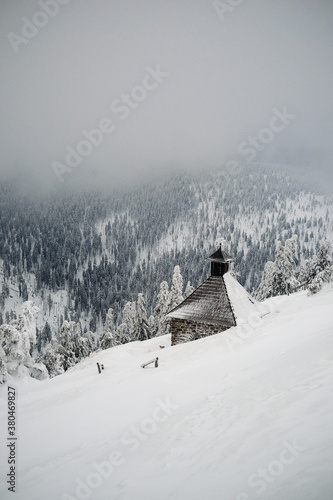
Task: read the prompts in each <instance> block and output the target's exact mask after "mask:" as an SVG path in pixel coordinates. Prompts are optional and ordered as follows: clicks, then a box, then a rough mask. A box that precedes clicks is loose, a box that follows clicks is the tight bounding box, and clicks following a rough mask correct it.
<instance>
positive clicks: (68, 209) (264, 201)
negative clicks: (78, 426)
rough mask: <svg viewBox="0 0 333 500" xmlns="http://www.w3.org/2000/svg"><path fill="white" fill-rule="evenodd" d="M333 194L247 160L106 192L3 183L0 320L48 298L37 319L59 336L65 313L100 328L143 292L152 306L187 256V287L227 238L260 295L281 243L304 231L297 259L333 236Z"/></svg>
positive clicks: (239, 268)
mask: <svg viewBox="0 0 333 500" xmlns="http://www.w3.org/2000/svg"><path fill="white" fill-rule="evenodd" d="M332 221H333V203H332V200H331V199H330V198H328V197H327V196H324V195H322V194H321V193H318V192H315V191H312V190H311V188H309V186H306V185H303V184H301V183H300V181H298V180H296V179H295V178H294V176H293V175H292V172H291V171H288V170H287V169H281V166H279V169H278V170H276V171H275V170H274V168H272V167H270V166H266V165H261V164H252V165H249V164H246V165H244V166H243V167H241V168H239V169H237V171H236V172H234V173H233V174H230V173H226V172H225V171H224V170H223V169H220V170H214V171H211V172H209V173H207V172H204V173H200V174H194V175H189V174H185V173H183V174H178V175H175V176H173V177H165V178H164V179H163V180H159V181H151V182H150V183H146V184H142V185H140V186H136V187H131V188H128V189H126V190H125V189H122V190H120V189H119V190H113V191H111V190H110V191H109V192H107V191H104V192H88V191H85V192H80V191H69V190H66V189H64V190H63V191H61V192H57V193H47V194H44V195H43V194H39V195H34V196H31V194H29V195H27V194H23V193H22V192H21V191H18V190H17V189H16V187H15V185H14V184H12V183H6V184H3V185H1V187H0V273H1V274H0V277H1V280H0V283H1V285H0V286H1V289H0V292H1V293H0V324H1V323H2V322H5V321H6V322H9V320H10V319H11V318H13V317H15V315H16V311H17V310H18V309H19V306H20V305H21V303H22V302H23V301H25V300H34V301H36V302H37V303H39V307H41V304H42V311H41V313H40V315H39V317H38V326H39V328H43V326H44V325H45V322H46V321H49V323H50V324H51V327H52V330H53V333H57V332H58V331H59V328H60V326H61V325H62V322H63V320H64V319H71V320H74V321H80V322H81V323H82V327H83V328H84V327H85V328H86V329H88V330H92V331H101V328H102V325H103V324H104V321H105V317H106V314H107V311H108V309H109V308H110V307H112V308H113V310H114V319H115V323H116V324H119V322H120V321H121V311H122V308H123V306H124V304H125V303H126V302H127V301H130V300H135V299H136V297H137V295H138V293H143V295H144V298H145V301H146V307H147V311H148V313H149V314H150V312H151V311H152V310H153V308H154V306H155V303H156V298H157V293H158V291H159V285H160V283H161V282H162V281H163V280H166V281H168V282H169V283H170V280H171V277H172V273H173V269H174V266H175V265H180V268H181V272H182V275H183V279H184V286H185V285H186V283H187V282H188V280H190V281H191V283H192V285H194V286H197V285H198V284H199V283H200V282H201V281H202V280H203V279H205V278H206V276H207V273H208V265H207V263H205V260H204V259H205V257H206V256H207V254H209V252H212V251H213V250H214V249H215V242H216V239H217V238H219V237H224V238H225V239H226V240H227V248H228V251H229V252H230V253H231V254H232V255H233V256H234V259H235V260H234V264H235V270H236V272H237V273H238V279H239V281H240V283H241V284H243V285H244V286H245V287H246V288H247V289H248V290H249V291H250V292H253V291H254V290H255V289H256V288H257V287H258V285H259V283H260V279H261V275H262V272H263V269H264V265H265V263H266V262H267V261H268V260H274V252H275V245H276V241H277V240H279V239H280V240H281V241H282V242H284V241H285V240H286V239H287V238H290V237H291V236H292V235H293V234H296V235H297V236H298V239H297V252H298V258H299V259H302V260H303V259H305V258H308V257H311V256H312V255H313V254H314V253H315V252H316V250H317V249H318V246H319V243H320V242H321V241H323V240H325V239H332V235H333V223H332Z"/></svg>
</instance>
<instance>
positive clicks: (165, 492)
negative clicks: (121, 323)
mask: <svg viewBox="0 0 333 500" xmlns="http://www.w3.org/2000/svg"><path fill="white" fill-rule="evenodd" d="M332 302H333V289H332V287H331V285H328V286H327V287H326V288H325V289H324V290H323V291H322V292H320V293H319V294H317V295H315V296H312V297H308V296H307V295H306V293H305V292H300V293H298V294H294V295H291V296H290V297H279V298H276V299H270V301H268V306H269V308H270V310H271V314H269V315H266V316H264V317H263V318H262V319H261V320H257V321H256V322H255V324H254V325H252V326H251V327H248V328H246V329H245V328H244V325H242V326H239V327H235V328H233V329H230V330H229V331H228V332H225V333H223V334H218V335H215V336H212V337H209V338H206V339H202V340H198V341H195V342H192V343H189V344H183V345H178V346H175V347H170V338H169V337H160V338H155V339H152V340H150V341H146V342H141V343H139V342H135V343H131V344H127V345H124V346H118V347H116V348H113V349H109V350H107V351H103V352H100V353H95V354H94V355H92V356H91V357H90V358H88V359H86V360H85V361H84V362H82V363H81V364H79V365H76V366H75V367H74V368H73V369H71V370H70V371H69V372H67V373H65V374H64V375H62V376H59V377H56V378H54V379H51V380H46V381H43V382H38V381H36V380H33V379H24V380H20V381H15V382H14V381H13V382H12V384H11V385H13V384H14V385H15V387H16V388H17V391H18V395H17V403H18V412H17V419H18V444H17V467H18V472H17V492H16V493H15V495H14V494H13V493H11V492H8V491H7V490H6V484H5V481H6V479H5V476H6V473H7V472H8V470H7V469H8V465H7V463H6V460H7V458H6V457H7V450H6V442H5V439H6V419H5V415H6V398H7V388H6V387H3V388H1V389H0V391H1V393H0V395H1V399H0V415H1V420H0V426H1V427H0V428H1V436H2V439H1V449H0V459H1V461H0V463H1V466H0V480H1V485H0V498H1V499H11V498H15V500H30V499H31V500H46V499H49V500H69V499H71V500H73V499H74V498H75V499H88V498H91V499H92V500H94V499H97V500H116V499H117V500H141V499H145V500H153V499H154V500H155V499H157V500H166V499H168V500H205V499H211V500H235V499H237V500H249V499H251V500H253V499H257V498H258V499H264V500H266V499H267V500H277V499H279V500H282V499H283V500H301V499H302V500H307V499H311V500H331V499H332V498H333V474H332V470H333V424H332V422H333V399H332V389H333V308H332ZM160 345H165V346H166V347H165V348H164V349H160V347H159V346H160ZM156 356H158V357H159V367H158V368H157V369H156V368H154V367H147V368H145V369H142V368H141V366H140V365H141V363H143V362H145V361H149V360H150V359H154V358H155V357H156ZM97 361H99V362H101V363H104V365H105V369H104V371H103V372H102V373H101V374H100V375H99V374H98V372H97V368H96V362H97Z"/></svg>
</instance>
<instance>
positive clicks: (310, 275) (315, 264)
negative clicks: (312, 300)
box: [298, 241, 333, 294]
mask: <svg viewBox="0 0 333 500" xmlns="http://www.w3.org/2000/svg"><path fill="white" fill-rule="evenodd" d="M332 273H333V259H332V250H331V244H330V242H328V241H326V242H324V243H323V244H322V245H321V246H320V247H319V250H318V253H317V255H314V257H313V258H312V259H308V260H306V261H305V262H304V264H302V266H301V269H300V272H299V275H298V280H299V282H300V287H301V288H302V289H307V290H309V292H310V293H311V294H313V293H316V292H318V291H319V290H320V289H321V288H322V286H323V284H324V283H326V282H329V281H330V279H331V276H332Z"/></svg>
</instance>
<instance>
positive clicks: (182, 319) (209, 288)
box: [167, 244, 261, 345]
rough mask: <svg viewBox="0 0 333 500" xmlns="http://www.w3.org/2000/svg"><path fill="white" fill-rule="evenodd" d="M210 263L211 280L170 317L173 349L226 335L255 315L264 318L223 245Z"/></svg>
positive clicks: (169, 314)
mask: <svg viewBox="0 0 333 500" xmlns="http://www.w3.org/2000/svg"><path fill="white" fill-rule="evenodd" d="M207 260H208V261H209V262H210V276H209V277H208V278H207V279H206V280H205V281H204V282H203V283H202V284H201V285H200V286H199V287H198V288H197V289H196V290H194V292H193V293H192V294H191V295H189V296H188V297H187V298H186V299H185V300H184V301H183V302H181V303H180V304H179V305H178V306H176V307H175V308H174V309H172V310H171V311H169V313H168V314H167V319H168V320H169V321H170V326H171V345H176V344H181V343H184V342H190V341H192V340H197V339H200V338H203V337H207V336H209V335H214V334H216V333H220V332H223V331H225V330H227V329H229V328H232V327H233V326H237V325H238V324H240V322H242V321H247V320H248V319H249V317H250V316H251V315H253V314H255V315H256V316H259V317H261V311H260V305H259V303H258V302H257V301H256V300H255V299H254V298H253V297H252V296H251V295H250V294H249V293H248V292H247V291H246V290H245V288H244V287H242V285H241V284H240V283H238V281H237V280H236V279H235V278H234V277H233V276H232V275H231V274H230V263H231V262H232V260H233V258H232V257H231V256H230V255H229V254H228V253H227V252H226V251H225V250H223V249H222V245H221V244H220V246H219V248H218V249H217V250H216V251H215V252H214V253H213V254H212V255H210V256H209V257H208V258H207Z"/></svg>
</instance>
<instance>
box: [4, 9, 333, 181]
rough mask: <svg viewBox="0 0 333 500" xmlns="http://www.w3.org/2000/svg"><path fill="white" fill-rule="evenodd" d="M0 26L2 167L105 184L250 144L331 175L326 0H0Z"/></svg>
mask: <svg viewBox="0 0 333 500" xmlns="http://www.w3.org/2000/svg"><path fill="white" fill-rule="evenodd" d="M66 1H67V3H66ZM43 3H44V4H45V5H44V8H42V4H43ZM60 3H61V5H60ZM217 4H219V6H217ZM236 4H239V5H237V6H236ZM36 25H37V27H36ZM0 34H1V37H0V64H1V94H0V95H1V117H0V120H1V125H0V127H1V128H0V133H1V138H0V141H1V143H0V146H1V156H0V169H1V172H2V173H5V172H7V171H8V170H10V171H12V172H14V171H15V172H18V173H19V175H20V176H21V178H26V179H27V180H31V182H32V183H39V182H40V183H42V185H44V183H46V182H48V183H49V184H52V185H56V186H57V185H59V186H60V185H61V182H60V181H63V183H66V184H67V183H70V184H73V185H74V184H75V183H77V182H80V181H81V180H82V179H85V182H90V181H92V180H96V179H102V180H103V183H105V182H107V183H109V184H110V185H113V184H114V183H117V182H118V181H119V180H120V181H122V180H124V179H125V178H134V179H137V178H138V177H139V176H140V175H143V174H147V173H149V172H152V171H154V172H157V173H158V172H161V171H163V172H164V171H167V170H168V169H181V168H184V167H186V168H189V169H192V168H193V169H194V168H196V167H209V166H212V165H214V166H215V165H219V164H221V165H222V164H223V163H224V162H227V161H230V160H232V161H244V160H250V159H253V157H254V159H255V161H269V162H273V163H284V162H285V163H291V164H292V163H295V164H296V165H298V168H299V171H300V172H302V171H304V172H305V173H307V174H309V172H310V173H311V170H312V171H313V169H314V168H316V172H318V174H317V176H318V178H319V179H320V182H321V183H322V185H327V184H330V183H331V185H332V149H333V141H332V139H333V134H332V132H333V130H332V129H333V69H332V61H333V1H332V0H312V1H307V0H251V1H249V0H244V1H241V0H237V1H236V0H229V1H228V0H225V1H223V2H222V1H220V2H215V3H214V2H213V1H211V0H95V1H91V0H59V1H58V2H57V1H56V0H40V1H39V2H38V1H33V0H15V1H13V0H1V3H0ZM281 115H282V117H283V118H282V119H281V118H279V116H281ZM275 117H276V118H275ZM98 128H99V129H100V132H99V133H97V132H94V134H93V135H92V136H90V142H89V141H88V137H87V134H88V132H90V131H91V130H92V129H98ZM263 129H265V130H263ZM101 130H102V131H101ZM83 131H86V132H85V133H84V132H83ZM85 134H86V135H85ZM88 135H89V134H88ZM249 137H250V139H249ZM251 138H252V139H251ZM253 138H254V139H253ZM82 141H84V142H82ZM249 141H256V142H254V143H253V144H252V145H250V144H249ZM92 142H94V144H92ZM249 148H250V150H249ZM73 150H74V151H76V153H77V155H75V158H74V157H73V154H70V155H69V158H68V157H67V160H66V155H68V152H69V151H73ZM73 161H74V163H75V162H77V166H76V167H75V168H74V167H73ZM71 162H72V163H71ZM61 165H63V166H64V168H65V170H63V171H62V168H63V167H62V166H61ZM57 172H58V173H57Z"/></svg>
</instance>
